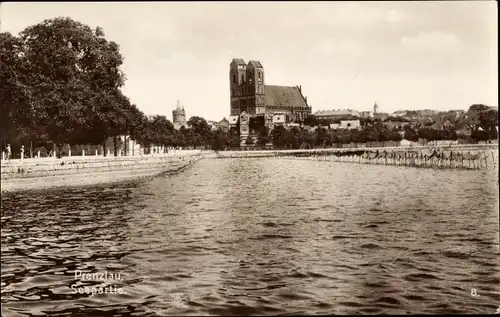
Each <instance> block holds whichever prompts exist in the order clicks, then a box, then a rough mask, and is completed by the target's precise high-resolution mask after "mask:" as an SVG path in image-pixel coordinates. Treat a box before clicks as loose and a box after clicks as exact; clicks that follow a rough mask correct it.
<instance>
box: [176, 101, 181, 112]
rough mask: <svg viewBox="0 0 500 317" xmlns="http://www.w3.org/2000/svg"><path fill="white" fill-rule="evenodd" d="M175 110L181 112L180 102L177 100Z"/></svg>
mask: <svg viewBox="0 0 500 317" xmlns="http://www.w3.org/2000/svg"><path fill="white" fill-rule="evenodd" d="M177 110H181V101H180V100H177Z"/></svg>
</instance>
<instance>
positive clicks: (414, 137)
mask: <svg viewBox="0 0 500 317" xmlns="http://www.w3.org/2000/svg"><path fill="white" fill-rule="evenodd" d="M404 138H405V139H406V140H408V141H412V142H418V133H417V131H415V129H413V128H411V127H407V128H406V130H405V134H404Z"/></svg>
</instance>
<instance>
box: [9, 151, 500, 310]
mask: <svg viewBox="0 0 500 317" xmlns="http://www.w3.org/2000/svg"><path fill="white" fill-rule="evenodd" d="M498 207H499V206H498V185H497V178H496V173H495V172H491V171H489V172H488V171H458V170H432V169H413V168H404V167H394V166H372V165H356V164H342V163H328V162H315V161H289V160H279V159H248V160H245V159H239V160H230V159H227V160H204V161H200V162H198V163H197V164H196V165H195V166H193V167H192V168H191V169H189V170H186V171H184V172H183V173H180V174H177V175H173V176H165V177H158V178H155V179H153V180H150V181H148V182H145V183H130V184H121V185H115V186H106V187H96V188H91V189H88V188H85V189H69V190H65V191H53V192H51V191H46V192H38V193H23V194H16V195H12V194H11V195H9V196H6V197H3V202H2V218H1V225H2V234H1V242H2V251H1V255H2V259H1V269H2V273H1V274H2V277H1V295H2V299H1V300H2V313H3V316H35V315H36V316H38V315H43V314H44V313H45V314H46V315H48V316H70V315H71V316H101V315H102V316H104V315H110V314H112V315H114V316H163V315H179V314H182V315H186V314H190V315H200V314H202V315H230V314H232V315H235V314H236V315H240V314H260V315H263V314H285V313H288V314H299V313H322V314H328V313H334V314H348V313H391V314H392V313H431V314H437V313H494V312H495V310H496V308H497V307H498V305H500V289H499V288H500V268H499V262H500V261H499V250H498V221H499V219H498ZM75 272H79V273H78V274H86V273H99V272H107V273H108V274H113V273H115V274H120V277H121V280H105V281H103V280H89V281H87V280H81V279H75ZM101 286H102V287H104V286H112V287H118V288H122V289H123V290H124V292H125V294H121V295H120V294H96V295H94V296H90V295H89V294H85V293H84V294H80V293H77V294H75V292H74V291H73V289H72V287H73V288H79V287H94V288H96V287H101ZM472 289H475V290H476V292H477V294H479V296H472V295H471V290H472Z"/></svg>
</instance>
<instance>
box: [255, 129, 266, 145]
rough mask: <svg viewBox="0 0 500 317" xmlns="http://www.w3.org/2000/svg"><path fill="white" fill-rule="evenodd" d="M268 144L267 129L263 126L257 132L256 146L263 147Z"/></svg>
mask: <svg viewBox="0 0 500 317" xmlns="http://www.w3.org/2000/svg"><path fill="white" fill-rule="evenodd" d="M267 142H269V128H268V127H266V126H264V127H262V128H261V129H260V131H259V137H258V139H257V145H260V146H264V145H266V144H267Z"/></svg>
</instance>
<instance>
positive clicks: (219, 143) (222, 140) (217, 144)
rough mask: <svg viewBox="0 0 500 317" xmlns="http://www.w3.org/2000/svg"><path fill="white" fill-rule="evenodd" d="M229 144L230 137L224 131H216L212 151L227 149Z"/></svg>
mask: <svg viewBox="0 0 500 317" xmlns="http://www.w3.org/2000/svg"><path fill="white" fill-rule="evenodd" d="M227 143H228V135H227V133H226V132H224V131H223V130H222V129H220V128H219V129H217V130H216V131H214V133H213V136H212V149H213V150H214V151H219V150H221V149H222V148H224V147H226V146H227Z"/></svg>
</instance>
